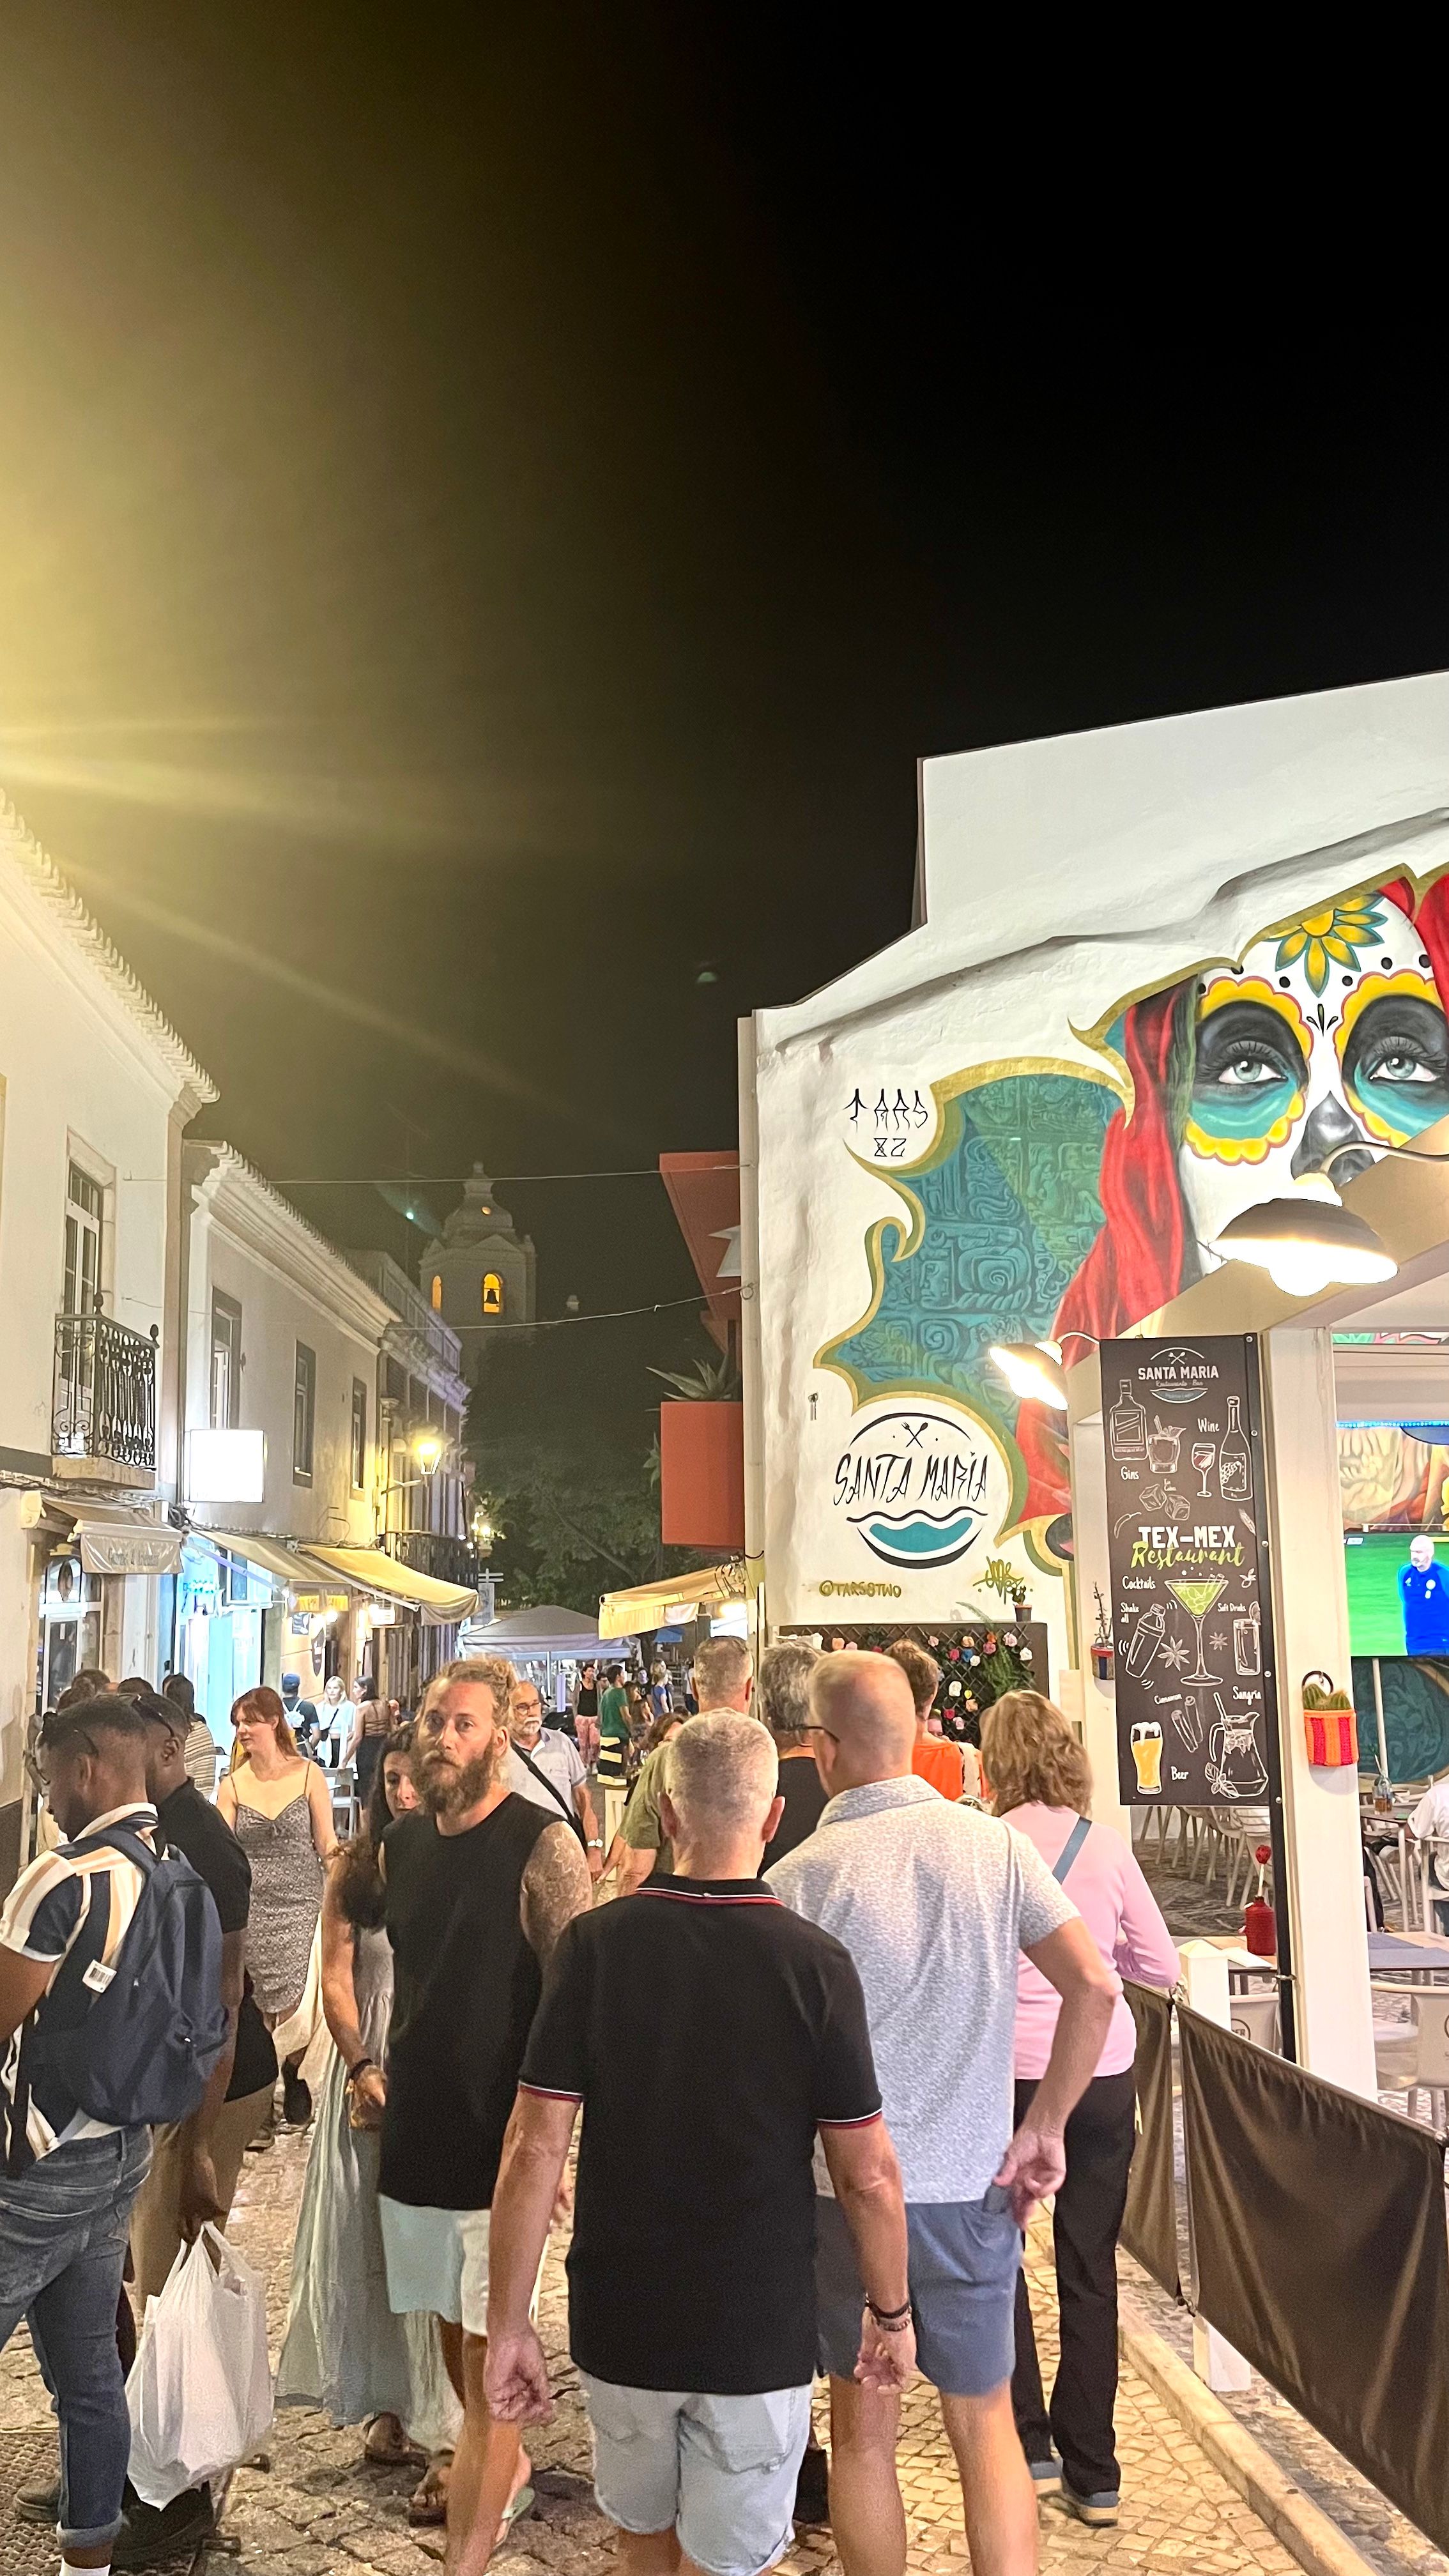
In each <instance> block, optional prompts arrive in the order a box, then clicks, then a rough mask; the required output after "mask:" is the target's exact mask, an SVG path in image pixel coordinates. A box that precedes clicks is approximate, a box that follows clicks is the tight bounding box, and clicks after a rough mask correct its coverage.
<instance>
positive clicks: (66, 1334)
mask: <svg viewBox="0 0 1449 2576" xmlns="http://www.w3.org/2000/svg"><path fill="white" fill-rule="evenodd" d="M158 1339H159V1334H158V1329H157V1327H156V1326H155V1325H154V1324H153V1325H152V1327H151V1330H150V1332H149V1333H133V1332H132V1331H131V1328H130V1326H129V1325H128V1324H118V1323H116V1322H115V1321H114V1320H113V1319H112V1317H111V1316H109V1315H106V1314H103V1313H102V1312H101V1310H100V1307H99V1306H97V1307H96V1308H95V1309H94V1310H93V1311H92V1312H91V1313H89V1314H84V1315H57V1317H56V1319H55V1379H54V1389H53V1401H52V1408H51V1434H50V1446H51V1455H52V1457H53V1459H54V1461H55V1466H56V1471H57V1473H58V1474H60V1475H62V1476H71V1477H76V1476H81V1477H86V1476H90V1475H92V1474H93V1473H94V1474H95V1475H96V1476H97V1477H98V1478H99V1479H100V1481H102V1482H105V1483H111V1484H148V1483H149V1482H150V1481H151V1478H152V1476H153V1475H154V1473H155V1468H156V1346H157V1341H158Z"/></svg>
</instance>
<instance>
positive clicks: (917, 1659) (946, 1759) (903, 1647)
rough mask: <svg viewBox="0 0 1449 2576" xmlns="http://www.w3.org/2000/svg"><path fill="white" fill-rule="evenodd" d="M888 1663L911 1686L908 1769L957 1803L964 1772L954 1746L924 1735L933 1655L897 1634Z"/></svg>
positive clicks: (931, 1698) (935, 1677)
mask: <svg viewBox="0 0 1449 2576" xmlns="http://www.w3.org/2000/svg"><path fill="white" fill-rule="evenodd" d="M888 1651H889V1654H890V1657H891V1661H892V1663H896V1664H899V1665H900V1668H901V1671H902V1672H903V1673H904V1674H905V1677H906V1679H907V1681H908V1682H909V1683H910V1686H911V1697H912V1699H913V1700H914V1701H915V1703H916V1746H915V1751H914V1752H913V1753H912V1755H911V1769H912V1770H913V1771H914V1773H915V1775H916V1778H917V1779H918V1780H929V1782H930V1784H931V1786H932V1788H933V1789H938V1790H939V1791H940V1793H941V1796H942V1797H943V1798H949V1799H951V1800H952V1802H953V1803H955V1804H958V1805H959V1803H960V1801H961V1799H962V1798H963V1797H964V1796H965V1794H966V1773H965V1767H964V1765H963V1763H962V1760H961V1755H960V1751H959V1749H958V1747H957V1746H956V1745H954V1744H948V1743H947V1742H946V1740H945V1737H944V1736H941V1735H928V1734H927V1732H926V1720H927V1718H928V1717H929V1716H930V1714H931V1711H932V1709H933V1708H934V1707H935V1705H936V1693H937V1690H938V1689H939V1687H940V1682H941V1667H940V1665H939V1664H938V1663H937V1661H936V1658H935V1656H934V1655H928V1654H927V1652H926V1649H925V1647H924V1646H918V1645H917V1644H916V1643H915V1641H914V1639H913V1638H910V1637H900V1638H898V1639H897V1640H896V1643H895V1644H894V1645H893V1646H892V1647H890V1648H889V1649H888Z"/></svg>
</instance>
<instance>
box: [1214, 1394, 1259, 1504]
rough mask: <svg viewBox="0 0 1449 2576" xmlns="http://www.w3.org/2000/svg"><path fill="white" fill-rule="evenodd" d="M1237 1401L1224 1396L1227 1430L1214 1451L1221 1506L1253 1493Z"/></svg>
mask: <svg viewBox="0 0 1449 2576" xmlns="http://www.w3.org/2000/svg"><path fill="white" fill-rule="evenodd" d="M1239 1401H1240V1399H1239V1398H1238V1397H1237V1396H1235V1395H1230V1396H1229V1397H1228V1427H1227V1429H1226V1431H1225V1432H1224V1433H1223V1439H1222V1447H1221V1448H1220V1449H1219V1451H1218V1492H1219V1493H1220V1494H1221V1495H1222V1498H1223V1501H1224V1502H1225V1503H1246V1502H1247V1501H1248V1499H1249V1497H1250V1496H1251V1494H1252V1491H1253V1475H1252V1468H1251V1466H1250V1463H1249V1459H1248V1444H1247V1441H1246V1439H1245V1438H1244V1436H1243V1426H1242V1423H1241V1421H1240V1420H1239V1418H1238V1405H1239Z"/></svg>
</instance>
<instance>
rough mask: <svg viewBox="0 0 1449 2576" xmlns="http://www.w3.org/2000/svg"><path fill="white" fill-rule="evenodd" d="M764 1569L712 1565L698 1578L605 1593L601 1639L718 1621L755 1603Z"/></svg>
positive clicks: (737, 1559)
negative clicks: (740, 1604) (695, 1621)
mask: <svg viewBox="0 0 1449 2576" xmlns="http://www.w3.org/2000/svg"><path fill="white" fill-rule="evenodd" d="M759 1588H760V1568H759V1566H758V1564H756V1565H754V1566H752V1565H750V1564H749V1562H748V1561H747V1560H746V1559H745V1558H744V1557H742V1556H732V1557H730V1558H728V1559H727V1560H726V1562H725V1563H724V1564H723V1565H707V1566H705V1567H704V1568H703V1570H702V1572H700V1573H699V1574H676V1575H669V1576H665V1577H664V1578H662V1579H661V1581H659V1582H658V1583H640V1584H636V1585H635V1587H634V1589H633V1591H631V1592H606V1593H605V1594H604V1597H603V1599H602V1600H601V1602H600V1603H599V1635H600V1636H601V1637H634V1636H637V1635H638V1634H639V1633H640V1631H641V1630H643V1629H650V1628H677V1627H682V1626H683V1625H684V1623H685V1621H686V1620H689V1619H718V1618H719V1616H720V1615H721V1613H722V1612H723V1611H724V1610H726V1609H728V1608H729V1607H730V1606H731V1604H732V1603H736V1602H740V1601H752V1600H753V1599H754V1597H755V1594H756V1593H757V1592H758V1590H759Z"/></svg>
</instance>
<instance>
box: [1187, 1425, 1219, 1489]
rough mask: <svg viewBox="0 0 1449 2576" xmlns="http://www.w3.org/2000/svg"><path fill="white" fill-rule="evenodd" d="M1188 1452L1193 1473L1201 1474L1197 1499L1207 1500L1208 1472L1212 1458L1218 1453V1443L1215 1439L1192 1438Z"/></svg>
mask: <svg viewBox="0 0 1449 2576" xmlns="http://www.w3.org/2000/svg"><path fill="white" fill-rule="evenodd" d="M1189 1454H1190V1456H1191V1458H1192V1464H1193V1473H1194V1474H1195V1475H1198V1476H1201V1478H1202V1492H1201V1494H1200V1496H1199V1498H1198V1499H1199V1501H1201V1502H1206V1501H1207V1500H1208V1473H1209V1470H1210V1468H1211V1466H1212V1463H1213V1460H1214V1458H1216V1456H1217V1454H1218V1444H1217V1442H1216V1441H1215V1440H1194V1442H1193V1444H1192V1449H1191V1451H1190V1453H1189Z"/></svg>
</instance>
